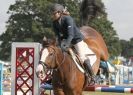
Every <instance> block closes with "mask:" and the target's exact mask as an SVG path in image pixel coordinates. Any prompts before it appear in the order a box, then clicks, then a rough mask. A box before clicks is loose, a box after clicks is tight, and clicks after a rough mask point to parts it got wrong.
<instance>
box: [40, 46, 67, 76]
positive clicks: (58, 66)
mask: <svg viewBox="0 0 133 95" xmlns="http://www.w3.org/2000/svg"><path fill="white" fill-rule="evenodd" d="M47 48H51V49H52V50H53V51H54V54H53V55H54V58H55V60H52V62H51V64H52V63H56V64H57V67H56V68H49V67H48V66H47V64H45V63H44V62H42V61H40V62H39V64H41V65H42V66H43V72H44V73H45V74H46V75H47V71H51V72H52V71H53V70H56V71H57V70H58V69H59V68H61V66H62V64H63V63H64V61H65V52H62V53H63V58H62V60H61V62H59V61H58V59H57V54H56V52H57V51H56V49H55V48H54V47H52V46H48V47H47ZM48 51H49V49H48ZM48 56H49V55H48ZM46 69H47V70H46Z"/></svg>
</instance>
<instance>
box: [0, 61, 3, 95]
mask: <svg viewBox="0 0 133 95" xmlns="http://www.w3.org/2000/svg"><path fill="white" fill-rule="evenodd" d="M2 81H3V64H2V63H0V95H3V86H2Z"/></svg>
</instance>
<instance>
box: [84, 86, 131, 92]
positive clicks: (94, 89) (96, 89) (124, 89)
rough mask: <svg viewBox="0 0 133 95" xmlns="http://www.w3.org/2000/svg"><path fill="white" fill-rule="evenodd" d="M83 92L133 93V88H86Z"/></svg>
mask: <svg viewBox="0 0 133 95" xmlns="http://www.w3.org/2000/svg"><path fill="white" fill-rule="evenodd" d="M85 91H96V92H116V93H133V86H88V87H86V88H85Z"/></svg>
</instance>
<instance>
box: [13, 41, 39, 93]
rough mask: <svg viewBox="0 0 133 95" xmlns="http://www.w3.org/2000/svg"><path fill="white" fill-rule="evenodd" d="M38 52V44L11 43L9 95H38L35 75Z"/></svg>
mask: <svg viewBox="0 0 133 95" xmlns="http://www.w3.org/2000/svg"><path fill="white" fill-rule="evenodd" d="M39 51H40V44H39V43H24V42H13V43H12V52H11V74H12V79H11V95H39V80H38V78H37V77H36V73H35V68H36V67H37V64H38V62H39Z"/></svg>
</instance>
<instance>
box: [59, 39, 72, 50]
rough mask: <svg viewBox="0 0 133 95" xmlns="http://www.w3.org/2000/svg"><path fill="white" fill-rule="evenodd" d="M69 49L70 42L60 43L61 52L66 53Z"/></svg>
mask: <svg viewBox="0 0 133 95" xmlns="http://www.w3.org/2000/svg"><path fill="white" fill-rule="evenodd" d="M69 47H70V42H68V41H67V40H63V41H62V42H61V48H62V50H63V51H68V49H69Z"/></svg>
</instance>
